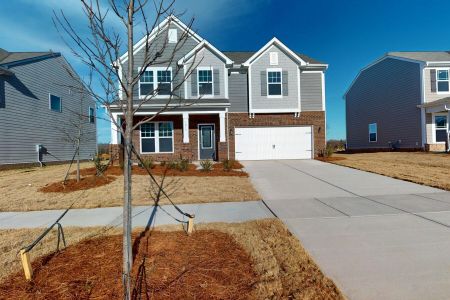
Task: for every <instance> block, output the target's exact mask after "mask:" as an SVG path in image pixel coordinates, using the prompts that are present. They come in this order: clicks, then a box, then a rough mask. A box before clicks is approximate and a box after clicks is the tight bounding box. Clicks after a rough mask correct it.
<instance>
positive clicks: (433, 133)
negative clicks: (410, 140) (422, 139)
mask: <svg viewBox="0 0 450 300" xmlns="http://www.w3.org/2000/svg"><path fill="white" fill-rule="evenodd" d="M449 75H450V73H449ZM437 116H444V117H447V128H446V129H445V128H442V129H438V128H436V121H435V120H434V118H435V117H437ZM449 126H450V125H449V120H448V114H447V113H444V112H443V113H432V114H431V129H432V136H433V144H445V143H446V142H436V130H447V133H448V131H449Z"/></svg>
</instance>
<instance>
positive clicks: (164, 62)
mask: <svg viewBox="0 0 450 300" xmlns="http://www.w3.org/2000/svg"><path fill="white" fill-rule="evenodd" d="M169 28H170V29H177V38H178V41H179V43H178V44H176V43H168V42H167V43H166V44H164V43H165V42H164V40H165V39H166V38H167V35H168V30H167V29H166V30H164V31H161V33H159V34H158V36H157V37H156V38H155V39H154V40H152V41H151V43H150V45H151V46H150V49H149V53H148V55H149V57H151V58H153V57H155V54H156V53H157V52H159V53H160V54H161V56H160V57H159V58H158V59H156V60H155V61H154V62H153V63H152V64H151V65H150V66H149V67H167V66H170V67H172V76H173V77H174V78H173V81H174V85H175V84H176V81H177V79H178V80H180V81H182V78H183V77H184V71H183V68H182V67H181V69H179V67H178V65H177V62H178V60H179V59H180V58H182V57H184V56H185V55H186V54H187V53H189V51H191V50H192V49H193V48H195V46H197V44H198V43H197V41H196V40H194V39H193V38H192V37H190V36H188V37H184V40H182V41H181V36H182V34H183V31H182V29H181V28H180V27H178V26H177V25H175V24H171V25H170V26H169ZM144 48H145V47H144ZM175 49H176V50H175ZM172 55H173V57H172ZM144 59H145V49H141V50H140V51H138V52H136V53H135V55H134V61H135V63H134V66H135V67H134V68H135V70H134V72H135V73H137V72H138V69H139V68H140V67H142V65H143V63H144ZM123 72H124V74H126V72H127V62H125V63H124V64H123ZM155 76H156V74H155ZM133 94H134V96H133V99H134V100H138V99H139V83H138V84H136V85H135V86H134V90H133ZM177 94H179V95H180V96H183V95H184V85H183V84H182V85H181V86H180V88H179V90H178V91H177Z"/></svg>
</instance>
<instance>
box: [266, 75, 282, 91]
mask: <svg viewBox="0 0 450 300" xmlns="http://www.w3.org/2000/svg"><path fill="white" fill-rule="evenodd" d="M267 95H268V96H281V71H278V70H276V71H275V70H273V71H271V70H268V71H267Z"/></svg>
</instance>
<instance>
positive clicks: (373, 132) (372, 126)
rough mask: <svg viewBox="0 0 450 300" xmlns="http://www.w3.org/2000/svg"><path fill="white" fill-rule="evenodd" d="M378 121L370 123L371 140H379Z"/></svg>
mask: <svg viewBox="0 0 450 300" xmlns="http://www.w3.org/2000/svg"><path fill="white" fill-rule="evenodd" d="M377 134H378V129H377V123H372V124H369V142H376V141H377V138H378V137H377Z"/></svg>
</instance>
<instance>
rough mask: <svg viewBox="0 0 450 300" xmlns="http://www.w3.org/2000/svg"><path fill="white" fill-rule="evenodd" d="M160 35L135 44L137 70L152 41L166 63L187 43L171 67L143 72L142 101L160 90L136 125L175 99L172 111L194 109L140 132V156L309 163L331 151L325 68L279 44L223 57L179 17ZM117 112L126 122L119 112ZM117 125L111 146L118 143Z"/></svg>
mask: <svg viewBox="0 0 450 300" xmlns="http://www.w3.org/2000/svg"><path fill="white" fill-rule="evenodd" d="M155 30H158V35H157V37H154V36H153V35H152V34H150V35H149V36H146V37H144V38H143V39H142V40H140V41H139V42H138V43H136V45H135V46H134V58H135V61H136V64H135V65H136V68H139V66H140V65H142V59H143V58H142V57H143V55H144V54H143V51H144V50H143V47H144V45H145V44H146V42H147V41H146V39H148V40H149V44H152V43H153V45H154V44H158V43H163V42H166V43H167V46H166V47H165V51H164V52H163V53H161V57H160V61H167V57H166V56H167V55H172V54H173V51H171V50H172V49H173V47H174V45H176V43H177V41H178V39H180V38H182V36H185V35H186V34H187V38H186V40H184V41H183V43H181V46H179V47H180V50H179V51H176V52H175V56H176V57H175V58H174V59H173V63H172V65H165V64H158V61H156V62H155V63H153V64H152V66H151V67H149V68H147V69H146V70H145V72H144V73H143V75H142V77H141V80H140V82H139V84H138V85H136V87H135V91H134V95H135V99H136V103H139V100H140V99H143V98H145V97H146V96H148V93H153V92H154V90H155V87H157V86H158V87H159V89H158V91H159V94H158V95H156V96H154V97H152V99H151V100H149V101H148V102H146V103H145V104H143V105H142V106H141V107H140V108H139V110H138V112H137V113H136V117H135V118H136V120H135V122H137V121H139V120H140V119H141V118H143V117H145V116H149V115H152V114H155V113H156V112H158V111H160V110H161V108H162V107H164V105H165V104H166V103H167V97H169V95H170V94H171V93H176V94H177V95H179V97H180V98H182V100H180V101H177V103H175V104H174V105H178V103H181V102H182V103H184V104H186V103H188V104H191V105H183V106H178V107H175V108H173V109H170V110H166V111H163V112H162V113H161V114H159V115H158V116H157V117H155V119H153V120H152V122H150V123H146V124H142V125H141V126H140V128H139V130H136V131H135V132H134V140H133V141H134V145H135V146H136V148H137V149H139V151H140V153H141V154H142V155H149V156H152V157H153V158H154V159H155V160H164V161H167V160H172V159H177V158H180V157H183V158H187V159H191V160H203V159H213V160H223V159H227V158H230V159H239V160H265V159H308V158H312V157H314V155H317V154H318V153H319V151H320V150H322V149H323V148H324V147H325V130H326V125H325V81H324V78H325V77H324V72H325V70H326V69H327V65H326V64H324V63H321V62H319V61H316V60H315V59H312V58H310V57H308V56H306V55H303V54H300V53H297V52H294V51H292V50H291V49H289V48H288V47H287V46H286V45H284V44H283V43H282V42H281V41H279V40H278V39H276V38H273V39H272V40H270V41H269V42H268V43H267V44H266V45H264V46H263V47H262V48H261V49H259V50H258V51H255V52H228V51H225V52H222V51H220V50H218V49H217V48H216V47H214V46H213V45H211V44H210V43H209V42H208V41H206V40H205V39H203V38H201V37H200V36H199V35H198V34H196V33H194V32H192V31H191V30H189V29H188V28H187V26H186V25H185V24H183V23H182V22H181V21H180V20H179V19H177V18H176V17H174V16H169V17H168V18H166V19H165V20H164V21H163V22H162V23H161V24H160V25H159V26H158V27H157V28H156V29H155ZM155 48H158V47H157V46H155ZM127 59H128V53H125V54H124V55H123V56H122V57H121V58H120V60H121V65H122V66H123V67H124V68H125V67H126V62H127ZM180 69H181V70H182V72H189V71H188V70H190V72H191V73H186V74H190V75H189V77H187V79H186V80H185V81H184V82H182V84H179V82H180V79H179V77H183V76H179V75H176V74H177V73H178V72H177V70H180ZM192 69H193V70H192ZM135 71H136V72H138V70H135ZM182 74H183V75H184V74H185V73H182ZM175 86H176V87H177V90H175V91H174V90H173V87H175ZM122 94H123V93H122ZM111 113H112V115H113V117H114V118H115V119H116V120H119V121H120V119H121V115H122V110H121V109H120V108H119V107H118V106H114V105H113V106H112V107H111ZM111 124H112V125H111V126H112V127H111V134H112V144H113V145H117V144H120V143H121V137H120V134H118V131H117V128H115V126H114V124H113V122H111Z"/></svg>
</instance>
